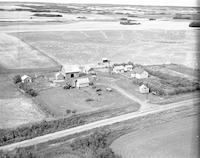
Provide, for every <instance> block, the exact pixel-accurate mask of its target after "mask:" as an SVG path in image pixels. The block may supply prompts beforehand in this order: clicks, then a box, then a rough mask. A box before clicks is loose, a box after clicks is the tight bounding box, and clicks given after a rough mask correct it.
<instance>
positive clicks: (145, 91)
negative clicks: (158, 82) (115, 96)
mask: <svg viewBox="0 0 200 158" xmlns="http://www.w3.org/2000/svg"><path fill="white" fill-rule="evenodd" d="M139 91H140V93H143V94H146V93H149V88H148V87H147V86H146V85H144V84H143V85H141V86H140V87H139Z"/></svg>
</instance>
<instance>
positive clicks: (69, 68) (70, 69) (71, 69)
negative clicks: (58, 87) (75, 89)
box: [61, 65, 81, 79]
mask: <svg viewBox="0 0 200 158" xmlns="http://www.w3.org/2000/svg"><path fill="white" fill-rule="evenodd" d="M80 72H81V70H80V68H79V66H77V65H64V66H62V68H61V73H62V74H63V76H64V78H65V79H70V78H77V77H79V74H80Z"/></svg>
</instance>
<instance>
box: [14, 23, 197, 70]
mask: <svg viewBox="0 0 200 158" xmlns="http://www.w3.org/2000/svg"><path fill="white" fill-rule="evenodd" d="M77 25H78V24H77ZM12 35H14V36H16V37H18V38H19V39H21V40H23V41H25V42H26V43H28V44H30V45H32V46H34V47H35V48H37V49H38V50H40V51H42V52H44V53H45V54H46V55H48V56H50V57H52V58H53V59H55V60H56V61H58V62H60V63H61V64H64V63H65V64H74V63H76V64H88V63H94V62H99V60H100V59H101V58H102V57H107V58H109V59H112V61H113V62H127V61H129V60H131V61H133V62H136V63H140V64H163V63H169V62H171V63H178V64H184V65H186V66H190V67H194V66H196V65H195V63H196V54H197V50H196V36H197V34H196V31H195V30H187V29H186V30H162V29H145V30H123V29H122V30H120V28H119V30H93V31H92V30H90V31H87V30H82V31H52V32H48V31H42V32H20V33H17V34H16V33H12ZM185 59H187V60H185Z"/></svg>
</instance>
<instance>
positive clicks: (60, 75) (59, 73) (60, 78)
mask: <svg viewBox="0 0 200 158" xmlns="http://www.w3.org/2000/svg"><path fill="white" fill-rule="evenodd" d="M55 78H56V80H64V78H65V76H64V75H63V74H62V73H61V72H57V73H56V75H55Z"/></svg>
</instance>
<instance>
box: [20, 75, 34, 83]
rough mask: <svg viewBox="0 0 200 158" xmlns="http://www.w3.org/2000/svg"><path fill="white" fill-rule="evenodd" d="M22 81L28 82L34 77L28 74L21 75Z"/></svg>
mask: <svg viewBox="0 0 200 158" xmlns="http://www.w3.org/2000/svg"><path fill="white" fill-rule="evenodd" d="M21 80H22V83H28V82H32V78H31V77H30V76H28V75H23V76H22V77H21Z"/></svg>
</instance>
